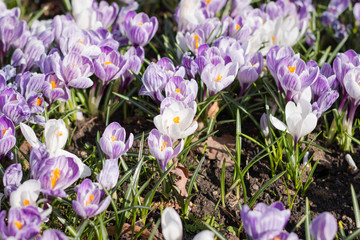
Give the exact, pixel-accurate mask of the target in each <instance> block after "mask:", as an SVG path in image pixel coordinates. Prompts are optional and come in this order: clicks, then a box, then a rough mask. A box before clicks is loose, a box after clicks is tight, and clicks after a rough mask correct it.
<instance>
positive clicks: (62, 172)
mask: <svg viewBox="0 0 360 240" xmlns="http://www.w3.org/2000/svg"><path fill="white" fill-rule="evenodd" d="M38 175H39V181H40V182H41V191H42V192H43V193H44V194H45V195H50V196H57V197H67V196H68V195H67V194H66V193H65V191H64V190H65V189H66V188H68V187H70V186H71V185H72V184H73V183H74V182H76V181H77V180H78V179H79V177H80V172H79V167H78V165H77V164H76V162H75V160H74V159H73V158H71V157H64V156H59V157H53V158H50V159H47V160H46V163H45V164H43V165H42V166H41V167H40V169H39V173H38Z"/></svg>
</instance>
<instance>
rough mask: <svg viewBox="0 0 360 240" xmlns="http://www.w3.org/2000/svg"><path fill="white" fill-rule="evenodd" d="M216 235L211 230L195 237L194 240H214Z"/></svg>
mask: <svg viewBox="0 0 360 240" xmlns="http://www.w3.org/2000/svg"><path fill="white" fill-rule="evenodd" d="M214 238H215V233H213V232H212V231H210V230H203V231H201V232H199V233H198V234H196V235H195V237H194V238H193V240H214Z"/></svg>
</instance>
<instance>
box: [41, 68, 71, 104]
mask: <svg viewBox="0 0 360 240" xmlns="http://www.w3.org/2000/svg"><path fill="white" fill-rule="evenodd" d="M43 93H44V96H45V97H47V98H48V99H49V104H52V103H53V102H55V101H56V100H59V101H67V100H68V99H69V96H70V91H69V88H67V87H66V85H65V83H64V82H63V81H61V80H60V79H59V78H58V77H57V76H56V74H54V73H50V74H47V75H46V77H45V81H44V85H43Z"/></svg>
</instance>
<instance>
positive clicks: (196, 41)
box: [194, 35, 199, 49]
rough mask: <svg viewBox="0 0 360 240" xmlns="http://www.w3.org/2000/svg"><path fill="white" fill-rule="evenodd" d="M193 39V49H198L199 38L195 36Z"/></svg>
mask: <svg viewBox="0 0 360 240" xmlns="http://www.w3.org/2000/svg"><path fill="white" fill-rule="evenodd" d="M194 39H195V48H196V49H198V48H199V36H198V35H195V36H194Z"/></svg>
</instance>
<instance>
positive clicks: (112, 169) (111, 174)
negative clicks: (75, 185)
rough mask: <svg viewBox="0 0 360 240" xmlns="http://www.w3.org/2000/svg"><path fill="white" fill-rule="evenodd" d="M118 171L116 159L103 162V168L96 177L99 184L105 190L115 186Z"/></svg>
mask: <svg viewBox="0 0 360 240" xmlns="http://www.w3.org/2000/svg"><path fill="white" fill-rule="evenodd" d="M119 175H120V171H119V165H118V160H117V159H107V160H105V163H104V167H103V169H102V170H101V172H100V173H99V175H98V176H97V177H96V178H97V180H98V182H99V184H101V185H102V186H103V187H104V188H105V189H106V190H110V189H111V188H113V187H115V186H116V183H117V181H118V179H119Z"/></svg>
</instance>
